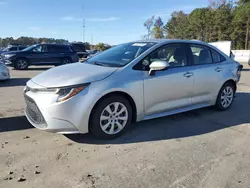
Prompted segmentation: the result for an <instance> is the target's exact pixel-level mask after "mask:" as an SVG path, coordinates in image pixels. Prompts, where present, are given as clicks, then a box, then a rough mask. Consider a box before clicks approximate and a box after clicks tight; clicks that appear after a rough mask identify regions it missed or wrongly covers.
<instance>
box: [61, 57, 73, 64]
mask: <svg viewBox="0 0 250 188" xmlns="http://www.w3.org/2000/svg"><path fill="white" fill-rule="evenodd" d="M70 63H72V60H71V59H70V58H64V59H62V63H61V64H62V65H66V64H70Z"/></svg>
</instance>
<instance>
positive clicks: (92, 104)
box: [24, 40, 241, 139]
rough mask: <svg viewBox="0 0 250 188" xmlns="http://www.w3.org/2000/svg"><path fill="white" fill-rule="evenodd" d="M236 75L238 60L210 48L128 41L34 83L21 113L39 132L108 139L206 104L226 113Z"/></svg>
mask: <svg viewBox="0 0 250 188" xmlns="http://www.w3.org/2000/svg"><path fill="white" fill-rule="evenodd" d="M240 75H241V65H240V64H239V63H238V62H236V61H234V60H232V59H231V58H230V57H228V56H227V55H226V54H225V53H223V52H221V51H220V50H218V49H217V48H216V47H214V46H212V45H209V44H207V43H203V42H198V41H184V40H145V41H136V42H130V43H125V44H121V45H117V46H115V47H113V48H110V49H108V50H106V51H104V52H102V53H100V54H97V55H96V56H93V57H92V58H89V59H88V60H87V61H85V62H84V63H76V64H71V65H64V66H61V67H57V68H53V69H50V70H48V71H44V72H43V73H41V74H39V75H37V76H36V77H34V78H32V79H31V80H30V81H29V82H28V83H27V86H26V88H25V90H24V97H25V101H26V109H25V113H26V117H27V118H28V120H29V122H30V123H31V124H32V125H33V126H35V127H37V128H38V129H41V130H46V131H50V132H57V133H63V134H70V133H88V132H91V133H93V134H94V135H95V136H97V137H99V138H105V139H111V138H114V137H117V136H119V135H120V134H122V133H123V132H124V130H125V129H126V128H127V127H128V126H129V124H130V123H131V122H135V121H142V120H148V119H153V118H158V117H162V116H166V115H171V114H176V113H180V112H185V111H189V110H194V109H198V108H203V107H207V106H216V108H217V109H219V110H227V109H229V108H230V106H231V105H232V103H233V100H234V95H235V92H236V89H237V86H236V85H237V82H238V81H239V79H240ZM58 77H60V79H58Z"/></svg>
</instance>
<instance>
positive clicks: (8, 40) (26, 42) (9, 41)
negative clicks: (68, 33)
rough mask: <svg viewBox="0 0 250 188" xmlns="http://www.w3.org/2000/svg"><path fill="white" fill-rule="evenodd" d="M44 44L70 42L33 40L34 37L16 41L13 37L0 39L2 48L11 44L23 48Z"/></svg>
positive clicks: (20, 38)
mask: <svg viewBox="0 0 250 188" xmlns="http://www.w3.org/2000/svg"><path fill="white" fill-rule="evenodd" d="M42 42H46V43H58V44H62V43H68V42H69V41H68V40H65V39H54V38H33V37H19V38H17V39H14V38H13V37H7V38H0V46H2V47H6V46H8V45H9V44H20V45H22V46H30V45H33V44H39V43H42Z"/></svg>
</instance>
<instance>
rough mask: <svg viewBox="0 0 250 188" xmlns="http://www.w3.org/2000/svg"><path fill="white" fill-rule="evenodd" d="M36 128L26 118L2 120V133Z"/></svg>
mask: <svg viewBox="0 0 250 188" xmlns="http://www.w3.org/2000/svg"><path fill="white" fill-rule="evenodd" d="M31 128H34V127H33V126H32V125H31V124H30V123H29V122H28V120H27V119H26V117H25V116H19V117H7V118H0V133H1V132H8V131H19V130H25V129H31Z"/></svg>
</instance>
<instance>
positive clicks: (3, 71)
mask: <svg viewBox="0 0 250 188" xmlns="http://www.w3.org/2000/svg"><path fill="white" fill-rule="evenodd" d="M1 66H3V65H0V80H8V79H9V78H10V72H9V69H8V68H7V67H5V66H3V67H1Z"/></svg>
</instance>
